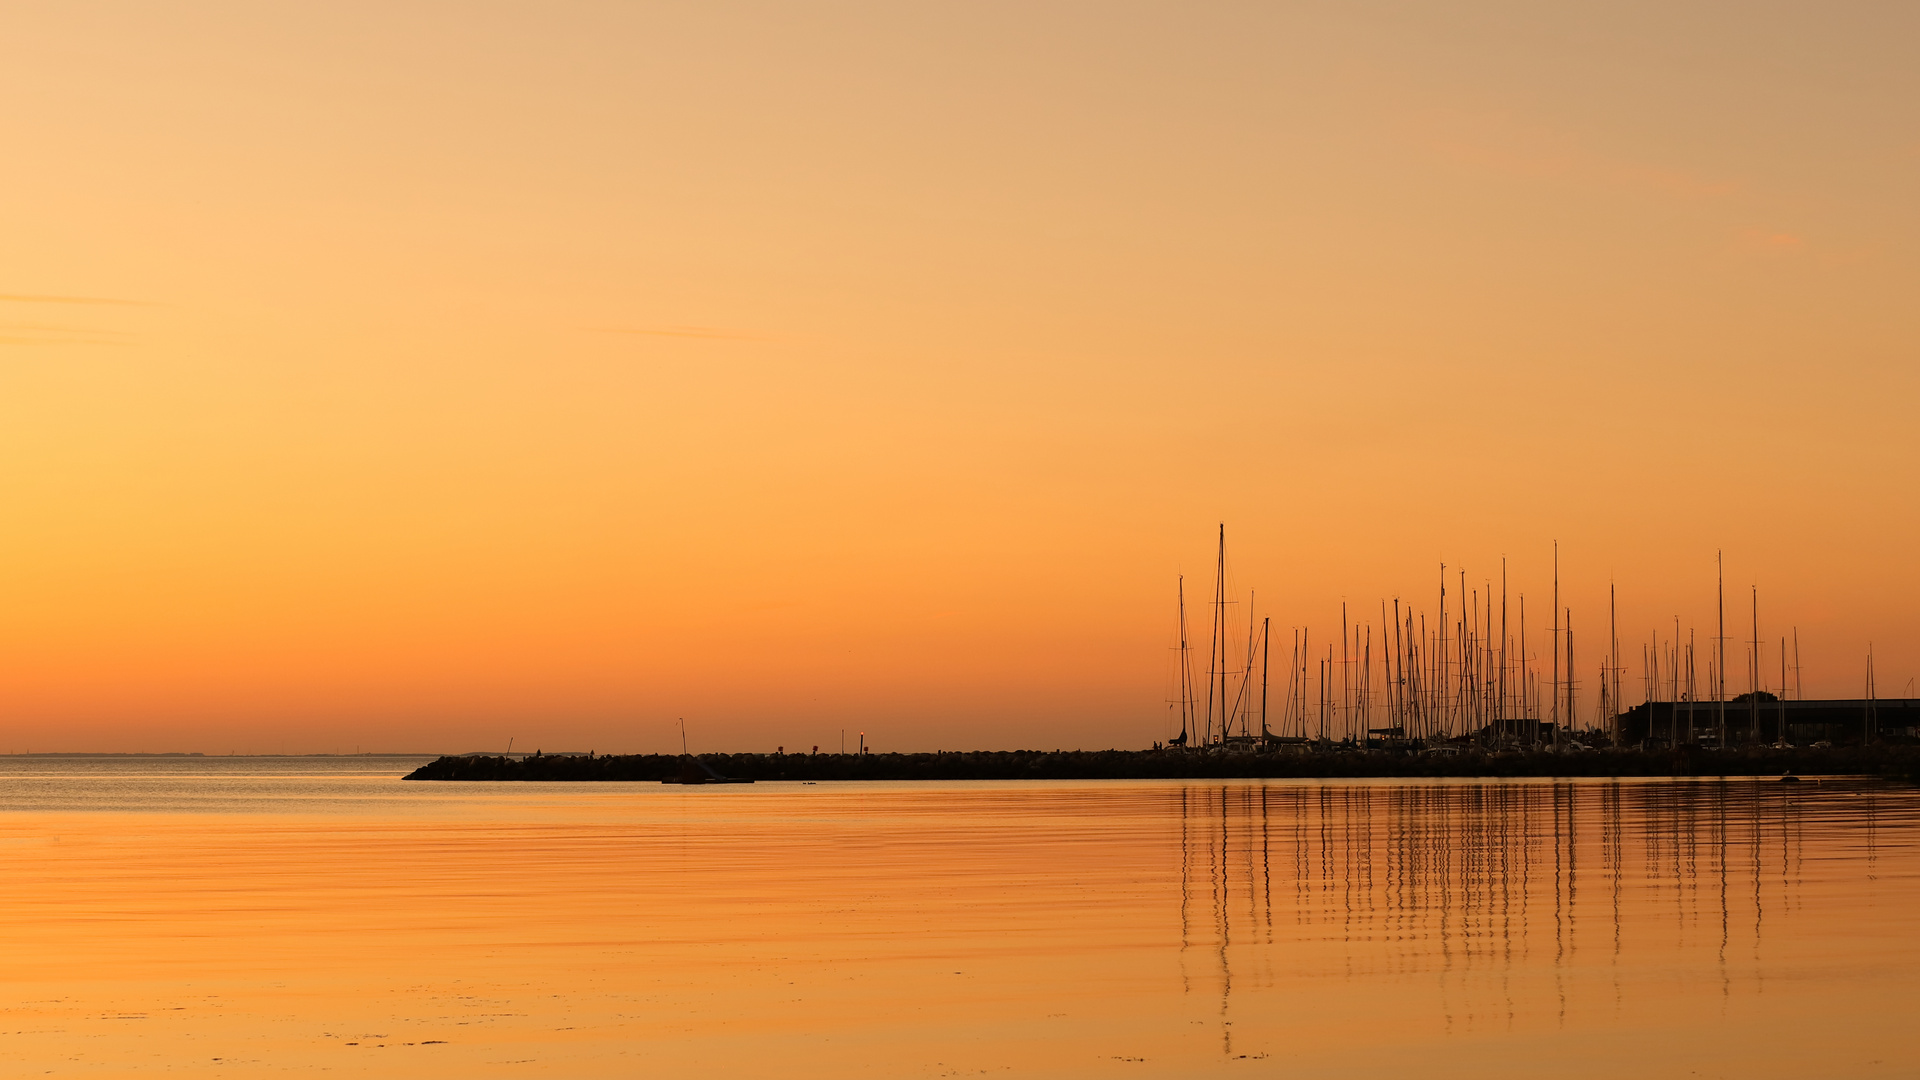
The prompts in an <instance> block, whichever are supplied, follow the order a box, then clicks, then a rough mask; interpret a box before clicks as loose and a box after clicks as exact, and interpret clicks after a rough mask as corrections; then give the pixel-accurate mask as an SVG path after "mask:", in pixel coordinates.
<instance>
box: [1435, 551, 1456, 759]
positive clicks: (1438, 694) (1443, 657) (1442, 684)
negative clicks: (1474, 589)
mask: <svg viewBox="0 0 1920 1080" xmlns="http://www.w3.org/2000/svg"><path fill="white" fill-rule="evenodd" d="M1433 664H1434V675H1435V676H1436V678H1435V680H1434V682H1435V688H1434V691H1435V693H1434V704H1435V705H1436V706H1438V707H1439V712H1440V730H1441V731H1442V732H1443V733H1444V734H1446V735H1448V736H1451V735H1452V734H1453V722H1452V720H1453V714H1452V710H1451V709H1449V708H1448V704H1447V564H1446V563H1441V564H1440V646H1439V649H1438V651H1437V652H1436V653H1435V655H1434V658H1433Z"/></svg>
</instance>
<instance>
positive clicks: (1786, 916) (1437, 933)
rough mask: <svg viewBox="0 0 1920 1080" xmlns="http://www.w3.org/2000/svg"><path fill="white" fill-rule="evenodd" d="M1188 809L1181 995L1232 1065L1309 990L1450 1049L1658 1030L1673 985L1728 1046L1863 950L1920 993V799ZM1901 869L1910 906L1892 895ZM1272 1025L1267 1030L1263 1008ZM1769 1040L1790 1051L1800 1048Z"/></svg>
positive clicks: (1736, 790) (1567, 795) (1858, 995)
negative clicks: (1595, 1028) (1206, 1016)
mask: <svg viewBox="0 0 1920 1080" xmlns="http://www.w3.org/2000/svg"><path fill="white" fill-rule="evenodd" d="M1174 799H1175V800H1176V801H1177V805H1178V810H1179V818H1180V861H1181V873H1180V885H1181V888H1180V950H1181V976H1182V977H1181V983H1182V991H1183V993H1186V994H1195V993H1211V994H1212V995H1213V996H1214V998H1215V1002H1216V1004H1215V1008H1214V1012H1215V1014H1216V1016H1217V1018H1218V1025H1219V1041H1220V1048H1221V1052H1222V1054H1224V1055H1228V1056H1232V1055H1234V1053H1235V1030H1236V1028H1235V1023H1236V1018H1237V1016H1238V1015H1239V1014H1238V1013H1237V1009H1238V1008H1239V1006H1240V1005H1241V1004H1242V1003H1243V1002H1244V999H1245V998H1246V997H1247V996H1248V995H1249V992H1251V993H1252V994H1254V995H1255V996H1261V997H1264V995H1263V994H1262V992H1263V991H1270V990H1273V989H1275V988H1276V987H1277V986H1279V985H1280V984H1283V983H1287V982H1297V981H1299V980H1301V979H1303V978H1305V979H1316V978H1327V977H1334V978H1338V979H1340V980H1343V981H1348V982H1352V981H1369V980H1371V981H1377V982H1378V983H1380V984H1381V988H1380V992H1379V994H1378V995H1377V996H1376V995H1372V994H1369V995H1364V996H1365V997H1368V998H1370V999H1372V1000H1371V1001H1369V1002H1368V1003H1367V1004H1365V1005H1362V1006H1360V1008H1361V1013H1360V1017H1361V1018H1365V1019H1370V1020H1372V1021H1373V1022H1375V1023H1377V1024H1380V1025H1387V1024H1390V1023H1393V1022H1394V1021H1395V1020H1396V1019H1405V1018H1406V1017H1405V1014H1404V1012H1402V1013H1400V1015H1399V1016H1398V1017H1394V1018H1390V1017H1389V1016H1388V1015H1387V1014H1385V1013H1383V1012H1381V1011H1380V1006H1382V1005H1390V1006H1391V1007H1392V1008H1393V1009H1395V1010H1404V1009H1405V1008H1406V1007H1407V1006H1408V1005H1409V1004H1413V1005H1416V1006H1417V1005H1422V1004H1424V1005H1426V1006H1430V1007H1431V1008H1432V1009H1433V1010H1434V1014H1435V1017H1436V1018H1437V1020H1438V1027H1439V1029H1440V1031H1441V1032H1443V1033H1446V1034H1453V1033H1456V1032H1465V1031H1474V1030H1495V1031H1514V1030H1517V1029H1518V1028H1521V1027H1525V1026H1529V1025H1531V1026H1533V1027H1535V1028H1543V1027H1544V1028H1551V1029H1561V1030H1564V1029H1566V1028H1567V1027H1568V1026H1569V1024H1570V1023H1573V1024H1576V1025H1589V1024H1591V1023H1592V1022H1593V1021H1594V1020H1595V1019H1596V1018H1597V1017H1612V1018H1615V1019H1618V1018H1621V1017H1622V1016H1624V1015H1625V1014H1627V1013H1629V1012H1633V1011H1638V1012H1645V1011H1646V1009H1645V1004H1646V1001H1647V995H1648V993H1649V992H1652V993H1659V994H1664V993H1668V992H1671V990H1672V989H1674V986H1673V984H1674V983H1675V982H1679V983H1680V984H1682V985H1683V986H1684V987H1685V989H1686V993H1685V994H1684V995H1683V996H1682V997H1681V998H1680V999H1678V1000H1676V1001H1673V1002H1671V1004H1673V1005H1674V1006H1675V1007H1676V1008H1678V1009H1679V1010H1680V1011H1681V1012H1680V1015H1681V1016H1682V1017H1684V1018H1685V1020H1684V1022H1683V1023H1682V1024H1681V1025H1680V1026H1684V1024H1685V1023H1698V1024H1701V1025H1706V1024H1708V1023H1709V1022H1711V1021H1713V1020H1716V1019H1718V1020H1725V1019H1727V1018H1729V1017H1730V1016H1732V1015H1733V1013H1734V1011H1735V1007H1734V1001H1735V999H1736V998H1738V997H1741V996H1743V995H1744V996H1748V997H1757V996H1759V995H1762V994H1764V993H1766V992H1768V990H1769V987H1768V985H1767V984H1768V980H1769V978H1770V977H1772V978H1776V979H1778V980H1782V984H1781V985H1779V986H1776V987H1774V988H1773V990H1772V992H1773V993H1774V994H1775V995H1776V996H1780V997H1786V998H1788V999H1792V998H1793V997H1794V996H1796V995H1798V994H1800V993H1803V992H1804V991H1803V990H1802V989H1801V988H1799V987H1796V986H1794V985H1793V983H1795V982H1798V981H1800V980H1802V979H1804V978H1805V977H1806V975H1807V974H1808V972H1809V968H1813V969H1816V970H1817V969H1818V968H1819V967H1821V966H1827V965H1828V964H1830V963H1831V962H1834V961H1843V960H1844V958H1845V954H1846V953H1847V952H1848V951H1849V950H1850V949H1853V948H1858V947H1859V946H1861V945H1862V944H1866V945H1867V946H1868V947H1869V948H1870V949H1871V948H1878V949H1884V950H1886V952H1884V953H1883V954H1881V955H1882V956H1883V957H1884V959H1885V961H1886V962H1885V963H1878V964H1877V963H1874V962H1873V961H1872V959H1871V957H1870V956H1866V957H1858V958H1857V959H1859V960H1863V961H1865V963H1864V970H1861V971H1857V972H1856V973H1855V977H1857V978H1865V979H1868V980H1870V981H1875V982H1880V983H1881V985H1880V988H1879V992H1880V993H1884V994H1888V995H1891V996H1890V998H1888V999H1887V1000H1902V998H1903V995H1905V994H1907V993H1910V992H1911V991H1912V990H1913V989H1915V988H1916V985H1917V984H1916V981H1915V980H1912V979H1910V978H1908V977H1907V976H1906V975H1905V974H1904V973H1902V972H1899V971H1896V970H1894V966H1895V962H1894V961H1893V960H1892V956H1893V955H1894V954H1898V955H1901V956H1903V957H1906V958H1908V959H1911V954H1912V952H1913V949H1912V938H1911V936H1910V935H1911V931H1912V930H1913V928H1914V923H1913V920H1912V919H1911V918H1910V917H1909V915H1908V914H1907V911H1906V909H1905V905H1907V904H1910V903H1911V901H1912V900H1914V899H1920V896H1916V894H1915V892H1914V887H1915V876H1914V871H1915V869H1916V867H1915V865H1914V862H1913V844H1914V837H1913V834H1912V828H1913V825H1914V823H1915V810H1916V804H1915V798H1914V793H1913V792H1912V791H1910V790H1906V789H1901V788H1891V787H1886V786H1883V785H1880V784H1877V783H1873V782H1844V781H1829V782H1826V783H1821V784H1815V783H1803V784H1798V785H1793V784H1782V783H1779V782H1773V781H1723V780H1711V781H1701V782H1690V781H1678V782H1673V781H1656V782H1644V781H1641V782H1626V783H1622V782H1610V783H1607V782H1593V781H1578V782H1561V783H1548V782H1530V783H1484V784H1483V783H1455V784H1427V785H1412V784H1396V785H1367V784H1349V785H1331V784H1326V785H1320V784H1315V785H1292V784H1289V785H1272V784H1229V785H1219V786H1213V787H1200V786H1195V787H1187V788H1183V789H1181V790H1180V791H1179V792H1178V793H1177V794H1176V795H1175V796H1174ZM1889 832H1891V833H1893V834H1894V838H1895V839H1892V840H1891V842H1890V838H1889V837H1888V836H1886V835H1883V834H1885V833H1889ZM1890 856H1891V857H1893V858H1894V859H1895V861H1896V862H1897V881H1898V884H1897V886H1896V887H1895V888H1892V889H1883V888H1882V887H1880V886H1881V882H1882V881H1883V878H1884V877H1885V872H1886V871H1887V870H1888V869H1889V868H1888V867H1887V866H1886V865H1885V862H1886V860H1887V859H1888V858H1889V857H1890ZM1776 935H1780V936H1782V937H1784V939H1785V940H1783V941H1774V940H1773V938H1774V936H1776ZM1276 945H1278V946H1283V947H1279V948H1276V947H1274V946H1276ZM1823 954H1824V955H1823ZM1905 962H1906V960H1902V961H1900V963H1905ZM1276 965H1279V966H1278V967H1276ZM1201 974H1204V976H1206V977H1205V978H1204V979H1201V978H1196V976H1197V975H1201ZM1650 981H1651V982H1652V983H1654V984H1655V985H1651V986H1650V985H1649V983H1650ZM1662 982H1664V983H1666V984H1667V985H1666V986H1664V987H1663V986H1659V985H1657V984H1658V983H1662ZM1410 983H1411V984H1415V985H1425V986H1426V987H1428V988H1429V991H1430V993H1429V994H1428V995H1426V996H1425V1000H1424V1001H1422V1000H1420V999H1419V998H1418V997H1416V998H1415V999H1414V1000H1413V1001H1411V1002H1410V1001H1409V1000H1407V999H1406V998H1405V997H1404V995H1401V994H1399V993H1397V992H1394V991H1391V990H1388V989H1387V988H1388V987H1399V986H1404V985H1407V984H1410ZM1863 989H1864V988H1863V987H1862V986H1860V985H1858V984H1855V985H1838V984H1835V985H1828V986H1825V987H1824V988H1822V989H1821V990H1819V991H1818V993H1819V995H1821V996H1822V997H1823V998H1825V999H1826V1000H1825V1001H1823V1002H1813V1001H1801V1002H1798V1003H1797V1006H1798V1008H1797V1009H1794V1010H1788V1012H1789V1013H1797V1015H1795V1016H1794V1017H1793V1019H1794V1021H1795V1022H1796V1023H1798V1024H1817V1023H1818V1022H1819V1017H1821V1016H1822V1015H1827V1016H1829V1017H1830V1018H1831V1019H1833V1020H1835V1021H1846V1020H1847V1015H1846V1009H1845V1008H1837V1007H1835V1004H1834V1003H1835V1002H1836V1001H1838V1002H1845V1003H1847V1005H1848V1006H1849V1007H1856V1008H1862V1009H1864V1010H1865V1011H1867V1012H1869V1013H1871V1012H1875V1011H1879V1010H1884V1008H1885V1005H1886V1001H1885V1000H1883V1001H1881V1002H1879V1003H1878V1004H1877V1005H1876V1004H1875V1003H1874V1002H1873V1001H1872V1000H1871V999H1872V998H1873V996H1874V995H1873V994H1872V993H1863V992H1862V991H1863ZM1629 993H1632V994H1633V995H1634V996H1635V998H1636V1001H1635V1002H1634V1003H1633V1005H1634V1007H1633V1008H1630V1007H1629V1002H1628V1000H1627V999H1628V995H1629ZM1707 993H1711V994H1712V995H1713V996H1714V997H1717V998H1719V999H1720V1000H1719V1002H1718V1004H1714V1003H1712V1002H1711V1000H1710V999H1708V998H1707V997H1705V996H1704V995H1705V994H1707ZM1661 1000H1664V998H1663V999H1661ZM1260 1004H1264V1002H1262V1003H1260ZM1253 1014H1254V1015H1256V1016H1265V1015H1266V1012H1265V1010H1264V1009H1263V1008H1261V1007H1260V1005H1256V1007H1255V1008H1254V1010H1253ZM1240 1030H1242V1031H1245V1030H1246V1028H1245V1027H1244V1026H1243V1027H1241V1028H1240ZM1753 1034H1754V1035H1756V1036H1758V1037H1761V1038H1763V1039H1765V1040H1766V1041H1767V1042H1769V1043H1774V1044H1782V1039H1781V1035H1782V1033H1779V1032H1754V1033H1753ZM1794 1041H1795V1040H1793V1039H1792V1038H1787V1039H1785V1040H1784V1048H1786V1049H1792V1044H1793V1042H1794ZM1806 1041H1816V1042H1824V1041H1825V1040H1806ZM1862 1041H1863V1042H1870V1041H1871V1040H1870V1039H1866V1040H1862ZM1801 1056H1806V1055H1804V1054H1803V1055H1801ZM1846 1057H1847V1058H1858V1057H1859V1054H1857V1053H1852V1054H1847V1055H1846ZM1815 1059H1816V1060H1817V1055H1816V1056H1815ZM1905 1060H1907V1061H1908V1063H1909V1064H1911V1063H1914V1062H1915V1061H1916V1060H1920V1059H1917V1058H1916V1057H1915V1056H1914V1055H1910V1054H1909V1055H1906V1059H1905ZM1649 1064H1653V1063H1651V1062H1650V1063H1649ZM1834 1064H1836V1063H1835V1062H1831V1061H1830V1062H1828V1065H1829V1066H1832V1065H1834ZM1776 1066H1777V1063H1776ZM1776 1066H1768V1065H1764V1064H1763V1065H1762V1066H1761V1067H1762V1070H1763V1071H1766V1072H1772V1071H1775V1069H1776Z"/></svg>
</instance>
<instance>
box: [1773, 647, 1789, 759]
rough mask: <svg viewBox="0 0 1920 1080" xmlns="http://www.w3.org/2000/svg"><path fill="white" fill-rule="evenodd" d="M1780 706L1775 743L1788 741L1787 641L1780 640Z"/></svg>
mask: <svg viewBox="0 0 1920 1080" xmlns="http://www.w3.org/2000/svg"><path fill="white" fill-rule="evenodd" d="M1775 701H1776V703H1777V704H1778V705H1779V706H1780V708H1779V710H1778V712H1779V713H1780V730H1778V731H1776V732H1774V741H1775V742H1786V741H1787V639H1786V638H1781V639H1780V696H1779V697H1778V698H1776V699H1775Z"/></svg>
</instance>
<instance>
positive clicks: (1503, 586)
mask: <svg viewBox="0 0 1920 1080" xmlns="http://www.w3.org/2000/svg"><path fill="white" fill-rule="evenodd" d="M1499 700H1500V704H1499V706H1498V707H1497V708H1496V709H1495V714H1496V718H1497V719H1498V720H1499V721H1500V730H1501V731H1502V732H1505V731H1506V729H1507V557H1506V556H1505V555H1502V556H1500V698H1499Z"/></svg>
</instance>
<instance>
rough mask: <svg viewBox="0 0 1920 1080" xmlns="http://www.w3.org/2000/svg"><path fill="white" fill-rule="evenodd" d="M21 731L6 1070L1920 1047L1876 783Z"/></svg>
mask: <svg viewBox="0 0 1920 1080" xmlns="http://www.w3.org/2000/svg"><path fill="white" fill-rule="evenodd" d="M420 760H422V759H412V758H380V757H355V758H86V757H74V758H50V757H9V758H0V1008H4V1014H3V1015H0V1071H4V1073H5V1075H8V1076H29V1075H54V1076H84V1077H112V1076H146V1075H159V1074H171V1075H176V1076H214V1075H222V1074H231V1075H239V1076H267V1075H273V1076H282V1075H307V1074H315V1075H317V1074H321V1073H326V1074H330V1075H349V1076H351V1075H364V1076H383V1077H384V1076H392V1077H411V1078H422V1077H427V1078H431V1077H495V1076H499V1077H516V1076H553V1077H638V1076H670V1075H685V1074H697V1075H717V1076H729V1077H731V1076H739V1077H765V1076H778V1077H849V1076H874V1077H919V1076H927V1077H935V1076H992V1077H1190V1076H1202V1077H1206V1076H1275V1077H1278V1076H1289V1077H1294V1076H1297V1077H1362V1076H1365V1077H1387V1076H1392V1077H1422V1078H1429V1077H1456V1076H1458V1077H1474V1078H1477V1080H1487V1078H1500V1077H1537V1076H1542V1075H1553V1076H1555V1077H1560V1078H1565V1077H1618V1076H1628V1075H1632V1076H1643V1077H1644V1076H1652V1077H1668V1076H1671V1077H1694V1076H1699V1077H1716V1076H1724V1077H1740V1078H1755V1077H1794V1078H1796V1080H1803V1078H1806V1077H1835V1076H1860V1077H1882V1076H1885V1077H1894V1076H1914V1075H1920V1040H1916V1039H1915V1038H1914V1037H1913V1035H1912V1031H1913V1024H1914V1014H1915V1010H1916V1007H1917V1006H1920V849H1916V840H1920V830H1916V825H1920V792H1916V791H1915V790H1914V789H1912V788H1908V787H1903V786H1896V785H1890V784H1887V783H1884V782H1880V781H1873V780H1844V779H1838V780H1837V779H1827V780H1824V781H1814V780H1809V781H1807V782H1804V783H1800V784H1782V783H1779V782H1778V781H1776V780H1771V779H1762V780H1727V781H1721V780H1700V781H1684V780H1683V781H1673V780H1634V781H1625V782H1609V781H1604V780H1581V781H1574V782H1561V783H1555V782H1552V781H1537V780H1536V781H1501V782H1471V781H1450V782H1432V781H1429V782H1420V783H1408V782H1399V781H1396V782H1390V783H1389V782H1355V781H1341V782H1333V781H1266V782H1259V781H1248V782H1228V783H1220V782H1212V783H1179V782H1078V783H937V784H935V783H928V784H888V783H870V784H858V783H843V784H825V783H823V784H818V785H814V784H799V783H787V784H775V783H762V784H755V785H751V786H746V785H740V786H727V787H704V788H702V787H692V788H685V787H674V786H663V785H654V784H632V785H617V784H602V785H567V784H539V785H532V784H446V783H440V784H422V783H405V782H402V781H401V780H400V779H399V777H400V776H402V775H403V774H404V773H406V772H407V771H408V770H409V769H411V768H412V767H413V766H414V765H415V764H417V763H418V762H419V761H420Z"/></svg>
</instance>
